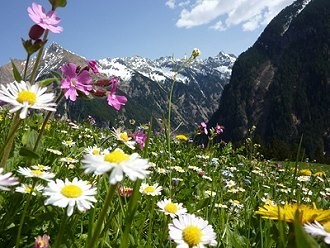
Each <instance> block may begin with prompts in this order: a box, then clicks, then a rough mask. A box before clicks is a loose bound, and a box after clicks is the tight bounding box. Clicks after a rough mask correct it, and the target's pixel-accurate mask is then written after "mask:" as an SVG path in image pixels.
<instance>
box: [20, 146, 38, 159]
mask: <svg viewBox="0 0 330 248" xmlns="http://www.w3.org/2000/svg"><path fill="white" fill-rule="evenodd" d="M19 155H21V156H23V157H28V158H31V159H38V158H39V155H38V154H36V153H35V152H34V151H32V150H31V149H29V148H27V147H22V148H21V149H20V150H19Z"/></svg>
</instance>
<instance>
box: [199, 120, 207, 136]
mask: <svg viewBox="0 0 330 248" xmlns="http://www.w3.org/2000/svg"><path fill="white" fill-rule="evenodd" d="M200 129H201V130H202V132H204V133H205V134H208V131H207V124H206V123H205V122H204V121H203V122H201V125H200Z"/></svg>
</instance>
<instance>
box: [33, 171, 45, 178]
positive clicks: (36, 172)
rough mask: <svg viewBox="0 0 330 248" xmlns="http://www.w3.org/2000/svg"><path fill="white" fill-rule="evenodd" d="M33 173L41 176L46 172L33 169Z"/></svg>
mask: <svg viewBox="0 0 330 248" xmlns="http://www.w3.org/2000/svg"><path fill="white" fill-rule="evenodd" d="M31 173H32V175H33V176H36V177H38V176H41V175H42V174H43V173H44V172H43V171H41V170H32V171H31Z"/></svg>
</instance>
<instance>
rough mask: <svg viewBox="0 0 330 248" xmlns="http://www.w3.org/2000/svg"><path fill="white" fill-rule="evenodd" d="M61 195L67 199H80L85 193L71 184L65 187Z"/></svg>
mask: <svg viewBox="0 0 330 248" xmlns="http://www.w3.org/2000/svg"><path fill="white" fill-rule="evenodd" d="M61 193H62V195H64V196H65V197H67V198H78V197H79V196H81V195H82V193H83V191H82V190H81V188H80V187H78V186H76V185H73V184H71V185H66V186H64V187H63V189H62V190H61Z"/></svg>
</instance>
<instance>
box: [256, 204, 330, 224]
mask: <svg viewBox="0 0 330 248" xmlns="http://www.w3.org/2000/svg"><path fill="white" fill-rule="evenodd" d="M296 211H298V212H299V219H300V223H302V224H304V223H307V222H313V221H318V222H320V223H323V222H327V221H328V220H329V219H330V209H328V210H324V209H317V208H316V206H315V205H314V204H313V206H308V205H304V204H301V205H298V204H296V203H293V204H288V203H287V204H285V205H284V206H271V205H264V206H262V207H259V209H258V211H256V213H257V214H260V215H262V218H265V219H271V220H283V221H286V222H290V223H292V222H293V221H294V216H295V213H296Z"/></svg>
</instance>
